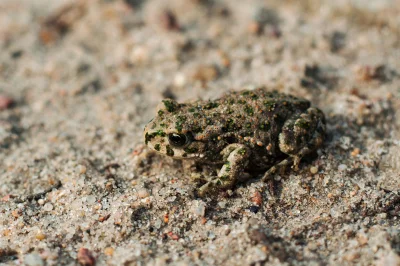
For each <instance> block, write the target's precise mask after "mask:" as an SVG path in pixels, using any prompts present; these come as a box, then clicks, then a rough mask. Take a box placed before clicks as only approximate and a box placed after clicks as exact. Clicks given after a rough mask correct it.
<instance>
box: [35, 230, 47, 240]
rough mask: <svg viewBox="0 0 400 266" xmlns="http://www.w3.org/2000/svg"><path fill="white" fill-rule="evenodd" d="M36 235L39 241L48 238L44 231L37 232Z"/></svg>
mask: <svg viewBox="0 0 400 266" xmlns="http://www.w3.org/2000/svg"><path fill="white" fill-rule="evenodd" d="M35 237H36V239H37V240H39V241H42V240H43V239H46V235H45V234H43V233H42V232H39V233H37V234H36V236H35Z"/></svg>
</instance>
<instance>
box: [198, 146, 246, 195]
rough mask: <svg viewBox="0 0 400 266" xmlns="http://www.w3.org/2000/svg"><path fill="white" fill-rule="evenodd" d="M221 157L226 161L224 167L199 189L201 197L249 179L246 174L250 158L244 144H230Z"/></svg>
mask: <svg viewBox="0 0 400 266" xmlns="http://www.w3.org/2000/svg"><path fill="white" fill-rule="evenodd" d="M221 155H222V156H223V158H224V159H225V163H224V165H223V166H222V168H221V170H220V171H219V173H218V176H217V177H216V178H214V179H212V180H211V181H209V182H207V183H206V184H205V185H203V186H201V187H200V188H199V190H198V193H199V196H201V197H202V196H204V195H205V194H207V193H209V192H212V191H216V190H220V189H227V188H231V187H232V186H233V185H235V183H236V181H237V180H239V179H244V177H248V175H247V174H245V173H244V169H245V168H246V166H247V164H248V159H249V156H250V149H249V148H248V147H246V146H245V145H242V144H236V143H234V144H230V145H228V146H227V147H226V148H225V149H224V150H223V151H222V152H221Z"/></svg>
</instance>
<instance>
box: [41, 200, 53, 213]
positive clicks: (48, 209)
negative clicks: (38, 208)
mask: <svg viewBox="0 0 400 266" xmlns="http://www.w3.org/2000/svg"><path fill="white" fill-rule="evenodd" d="M43 210H45V211H47V212H49V211H51V210H53V204H51V203H50V202H48V203H46V204H45V205H44V206H43Z"/></svg>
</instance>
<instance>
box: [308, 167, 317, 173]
mask: <svg viewBox="0 0 400 266" xmlns="http://www.w3.org/2000/svg"><path fill="white" fill-rule="evenodd" d="M310 172H311V174H313V175H315V174H316V173H318V167H315V166H311V167H310Z"/></svg>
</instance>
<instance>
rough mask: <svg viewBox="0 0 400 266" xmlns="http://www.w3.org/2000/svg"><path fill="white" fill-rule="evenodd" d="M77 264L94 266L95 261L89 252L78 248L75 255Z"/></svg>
mask: <svg viewBox="0 0 400 266" xmlns="http://www.w3.org/2000/svg"><path fill="white" fill-rule="evenodd" d="M77 259H78V262H79V263H80V264H81V265H84V266H92V265H96V260H95V258H94V257H93V255H92V253H91V252H90V250H88V249H87V248H80V249H79V251H78V255H77Z"/></svg>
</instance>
